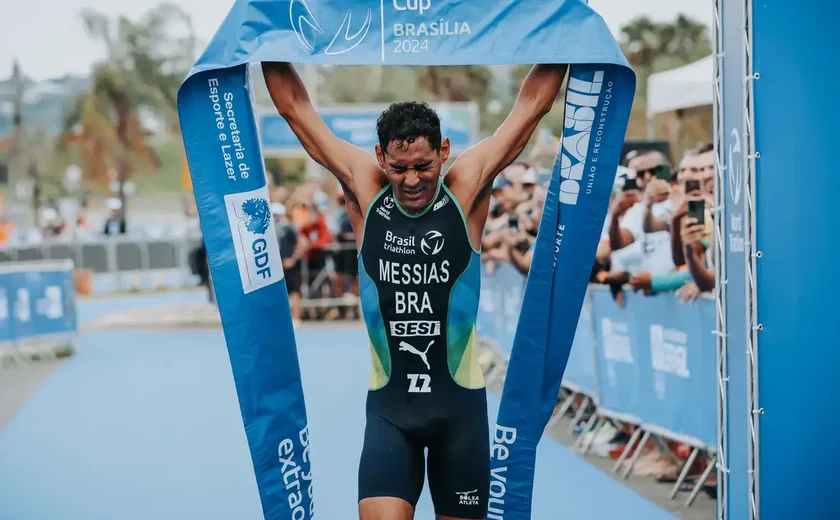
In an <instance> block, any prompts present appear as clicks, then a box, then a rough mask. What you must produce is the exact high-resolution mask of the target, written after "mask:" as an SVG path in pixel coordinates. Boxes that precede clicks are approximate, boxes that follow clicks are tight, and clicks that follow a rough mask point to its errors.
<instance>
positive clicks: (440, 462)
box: [428, 390, 490, 520]
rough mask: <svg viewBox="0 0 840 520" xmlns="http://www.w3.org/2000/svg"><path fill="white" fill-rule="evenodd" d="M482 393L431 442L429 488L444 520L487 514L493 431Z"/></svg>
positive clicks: (474, 517)
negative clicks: (490, 428)
mask: <svg viewBox="0 0 840 520" xmlns="http://www.w3.org/2000/svg"><path fill="white" fill-rule="evenodd" d="M476 392H484V390H476ZM482 397H483V398H482V399H476V400H475V401H477V402H476V403H475V404H474V405H473V406H471V407H468V408H467V409H465V410H464V413H463V414H462V415H461V416H459V417H457V418H453V419H452V420H450V421H448V422H447V424H446V430H445V431H441V433H440V435H439V436H436V438H435V440H434V442H433V443H432V444H431V445H430V446H429V458H428V461H429V490H430V491H431V493H432V501H433V502H434V504H435V514H437V515H438V518H440V519H441V520H468V519H469V520H475V519H480V520H483V519H484V518H486V516H487V501H488V495H489V493H490V431H489V425H488V423H487V405H486V396H482ZM482 403H484V404H482Z"/></svg>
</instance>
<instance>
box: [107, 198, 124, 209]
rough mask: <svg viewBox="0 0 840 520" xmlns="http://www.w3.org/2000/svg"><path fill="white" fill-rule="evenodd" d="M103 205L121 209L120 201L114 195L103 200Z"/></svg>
mask: <svg viewBox="0 0 840 520" xmlns="http://www.w3.org/2000/svg"><path fill="white" fill-rule="evenodd" d="M105 206H106V207H107V208H108V209H122V202H120V199H118V198H116V197H111V198H110V199H108V200H106V201H105Z"/></svg>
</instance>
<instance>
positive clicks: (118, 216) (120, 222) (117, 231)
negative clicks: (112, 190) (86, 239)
mask: <svg viewBox="0 0 840 520" xmlns="http://www.w3.org/2000/svg"><path fill="white" fill-rule="evenodd" d="M105 206H106V207H107V208H108V209H110V210H111V216H109V217H108V220H106V221H105V227H104V230H103V233H104V234H106V235H124V234H125V217H124V216H123V214H122V202H121V201H120V199H118V198H116V197H111V198H110V199H108V200H107V201H105Z"/></svg>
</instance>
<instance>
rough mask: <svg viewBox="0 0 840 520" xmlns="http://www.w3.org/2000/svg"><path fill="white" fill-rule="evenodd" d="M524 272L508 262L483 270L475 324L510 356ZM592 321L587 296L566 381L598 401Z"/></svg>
mask: <svg viewBox="0 0 840 520" xmlns="http://www.w3.org/2000/svg"><path fill="white" fill-rule="evenodd" d="M524 288H525V276H523V275H522V274H521V273H520V272H519V271H517V270H516V268H514V267H513V266H512V265H510V264H508V263H502V264H495V265H494V266H493V268H492V269H488V267H487V265H486V264H485V265H484V266H482V273H481V296H480V299H479V307H478V319H477V320H476V328H477V329H478V333H479V335H480V336H481V338H482V339H483V340H485V341H487V340H489V341H492V342H493V344H494V345H495V346H496V347H497V348H498V349H499V350H500V351H501V352H502V353H503V354H506V355H507V356H508V357H509V356H510V353H511V347H512V346H513V336H514V334H515V333H516V323H517V321H518V320H519V311H520V310H521V308H522V291H523V289H524ZM593 326H594V325H593V322H592V298H591V297H587V298H586V299H585V300H584V304H583V308H582V310H581V313H580V320H579V321H578V326H577V330H576V332H575V339H574V343H573V344H572V350H571V352H570V354H569V362H568V365H567V366H566V372H565V373H564V374H563V384H564V385H566V386H567V387H570V388H573V389H574V390H575V391H577V392H583V393H585V394H587V395H589V396H590V397H592V398H593V399H595V402H596V403H597V402H598V374H597V370H596V367H595V335H594V329H593Z"/></svg>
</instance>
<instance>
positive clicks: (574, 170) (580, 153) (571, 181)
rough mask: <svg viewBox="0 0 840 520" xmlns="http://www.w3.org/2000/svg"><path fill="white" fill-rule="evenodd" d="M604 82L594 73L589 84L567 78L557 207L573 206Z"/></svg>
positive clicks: (577, 79)
mask: <svg viewBox="0 0 840 520" xmlns="http://www.w3.org/2000/svg"><path fill="white" fill-rule="evenodd" d="M603 82H604V71H602V70H599V71H595V73H594V74H593V76H592V81H587V80H583V79H580V78H575V77H569V86H568V89H567V92H566V115H565V121H564V127H565V129H564V131H563V146H562V151H561V155H560V176H561V177H562V178H563V180H562V181H561V182H560V196H559V198H560V203H561V204H569V205H575V204H577V201H578V195H580V181H581V180H582V179H583V175H584V173H585V172H584V169H585V168H586V159H587V155H588V154H589V136H590V134H591V133H592V124H593V122H594V121H595V108H596V107H597V106H598V101H599V99H600V94H601V86H602V85H603Z"/></svg>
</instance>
